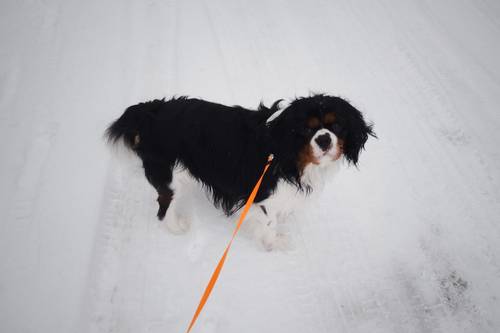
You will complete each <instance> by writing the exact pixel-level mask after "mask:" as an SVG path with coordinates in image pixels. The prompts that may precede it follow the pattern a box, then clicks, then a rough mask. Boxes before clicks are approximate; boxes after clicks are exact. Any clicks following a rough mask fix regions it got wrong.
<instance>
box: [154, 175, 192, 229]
mask: <svg viewBox="0 0 500 333" xmlns="http://www.w3.org/2000/svg"><path fill="white" fill-rule="evenodd" d="M191 182H192V180H191V179H190V176H189V174H188V172H187V171H185V170H174V172H173V179H172V183H171V184H169V188H171V189H172V190H171V191H172V193H174V192H175V195H173V197H172V199H171V202H170V206H169V208H168V210H167V213H166V216H165V225H166V227H167V228H168V230H170V232H172V233H174V234H177V235H183V234H185V233H186V232H188V230H189V218H188V214H189V211H190V209H189V204H190V196H191V195H192V192H190V184H191ZM160 209H161V207H160Z"/></svg>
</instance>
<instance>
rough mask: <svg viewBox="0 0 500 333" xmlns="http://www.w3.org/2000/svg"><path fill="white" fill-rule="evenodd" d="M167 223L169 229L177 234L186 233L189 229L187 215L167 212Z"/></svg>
mask: <svg viewBox="0 0 500 333" xmlns="http://www.w3.org/2000/svg"><path fill="white" fill-rule="evenodd" d="M165 225H166V226H167V229H168V230H169V231H170V232H171V233H173V234H176V235H184V234H185V233H187V232H188V231H189V221H188V219H187V218H185V217H180V216H175V215H174V214H172V215H169V214H168V212H167V217H166V222H165Z"/></svg>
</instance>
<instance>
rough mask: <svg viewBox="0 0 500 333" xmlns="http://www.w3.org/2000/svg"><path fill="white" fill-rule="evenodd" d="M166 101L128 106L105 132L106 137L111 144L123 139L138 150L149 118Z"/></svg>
mask: <svg viewBox="0 0 500 333" xmlns="http://www.w3.org/2000/svg"><path fill="white" fill-rule="evenodd" d="M164 103H165V101H164V100H154V101H151V102H146V103H139V104H137V105H133V106H131V107H129V108H127V109H126V110H125V112H124V113H123V115H122V116H121V117H120V118H118V119H117V120H116V121H115V122H113V123H112V124H111V125H110V126H109V127H108V129H107V130H106V133H105V134H104V137H105V139H107V140H108V143H110V144H116V143H118V142H119V141H120V139H121V140H123V143H124V145H125V146H126V147H127V148H129V149H131V150H134V151H136V149H137V148H138V146H139V143H140V141H141V136H143V135H145V134H146V133H147V120H149V119H150V117H151V115H152V114H154V113H156V112H158V110H159V109H160V108H161V106H162V105H163V104H164Z"/></svg>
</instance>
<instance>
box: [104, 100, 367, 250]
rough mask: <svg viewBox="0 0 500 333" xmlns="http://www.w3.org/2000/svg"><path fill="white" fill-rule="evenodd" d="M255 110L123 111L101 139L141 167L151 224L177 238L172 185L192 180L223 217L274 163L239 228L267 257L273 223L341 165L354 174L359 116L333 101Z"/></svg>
mask: <svg viewBox="0 0 500 333" xmlns="http://www.w3.org/2000/svg"><path fill="white" fill-rule="evenodd" d="M280 102H281V100H280V101H277V102H275V103H274V104H273V105H272V106H271V107H270V108H268V107H265V106H264V105H263V104H261V105H260V106H259V108H258V109H257V110H248V109H244V108H242V107H238V106H236V107H229V106H224V105H221V104H216V103H211V102H207V101H203V100H200V99H191V98H187V97H180V98H173V99H171V100H168V101H166V100H154V101H150V102H146V103H140V104H137V105H134V106H131V107H129V108H128V109H127V110H126V111H125V113H124V114H123V115H122V116H121V117H120V118H119V119H118V120H116V121H115V122H114V123H113V124H111V125H110V127H109V128H108V130H107V132H106V136H107V138H108V140H109V141H110V142H113V143H117V142H121V143H123V144H124V145H125V146H126V147H128V148H130V149H131V150H133V151H134V152H135V153H136V154H137V155H138V156H139V157H140V158H141V159H142V163H143V166H144V171H145V174H146V178H147V179H148V181H149V182H150V183H151V185H153V186H154V187H155V188H156V190H157V191H158V203H159V205H160V207H159V210H158V218H159V219H160V220H162V219H163V218H164V217H165V215H166V225H167V227H168V228H169V230H170V231H172V232H173V233H176V234H183V233H185V232H187V230H188V229H189V222H188V220H187V218H186V216H185V215H183V213H182V212H181V211H180V209H178V206H179V200H180V199H179V198H181V197H182V187H183V186H182V184H184V182H185V181H186V179H187V178H188V177H189V178H194V179H195V180H197V181H198V182H200V183H201V184H202V185H203V187H204V188H205V189H206V192H207V194H208V195H209V197H210V198H211V199H212V201H213V203H214V205H215V206H216V207H217V208H220V209H222V210H223V211H224V213H225V214H226V215H227V216H230V215H232V214H233V213H235V212H236V211H239V210H241V208H242V207H243V206H244V204H245V202H246V200H247V199H248V197H249V195H250V193H251V192H252V189H253V188H254V186H255V184H256V183H257V180H258V179H259V177H260V176H261V174H262V171H263V170H264V167H265V165H266V163H267V159H268V156H269V155H270V154H274V160H273V161H272V163H271V165H270V167H269V170H268V172H267V173H266V175H265V176H264V178H263V181H262V184H261V187H260V189H259V191H258V193H257V196H256V198H255V201H254V204H253V205H252V207H251V208H250V211H249V213H248V215H247V217H246V220H245V222H244V224H246V229H247V230H249V231H250V232H251V234H252V235H253V237H255V238H257V239H259V240H261V241H262V242H263V244H264V246H265V247H266V248H267V249H268V250H272V249H286V248H287V247H288V245H289V244H288V242H287V240H286V239H285V237H284V236H282V235H280V234H278V233H277V230H276V226H277V221H278V219H281V218H284V217H285V216H286V215H287V214H289V213H290V212H291V211H292V210H293V209H295V208H296V207H298V206H301V205H302V204H303V203H305V202H307V201H309V200H310V199H311V198H312V197H315V196H317V195H318V194H319V193H321V191H322V189H323V187H324V183H325V181H327V180H328V179H329V178H331V176H332V175H333V174H334V173H335V172H336V171H337V170H338V169H339V166H340V165H341V163H342V160H343V159H345V160H347V162H348V163H351V164H354V165H356V164H357V162H358V157H359V154H360V153H361V150H362V149H363V147H364V144H365V142H366V140H367V139H368V136H369V135H371V136H375V134H374V132H373V131H372V125H371V124H367V123H366V122H365V120H364V119H363V115H362V114H361V112H360V111H358V110H357V109H356V108H354V107H353V106H352V105H350V104H349V103H348V102H346V101H345V100H343V99H342V98H340V97H333V96H327V95H324V94H315V95H312V96H310V97H304V98H298V99H295V100H293V101H292V102H291V103H289V104H288V105H287V106H286V107H284V108H281V107H280Z"/></svg>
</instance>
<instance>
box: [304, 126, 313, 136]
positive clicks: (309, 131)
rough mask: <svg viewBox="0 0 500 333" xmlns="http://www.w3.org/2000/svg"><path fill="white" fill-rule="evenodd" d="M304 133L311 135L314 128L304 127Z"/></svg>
mask: <svg viewBox="0 0 500 333" xmlns="http://www.w3.org/2000/svg"><path fill="white" fill-rule="evenodd" d="M302 133H304V135H305V136H311V134H312V129H310V128H309V127H304V129H303V130H302Z"/></svg>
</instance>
